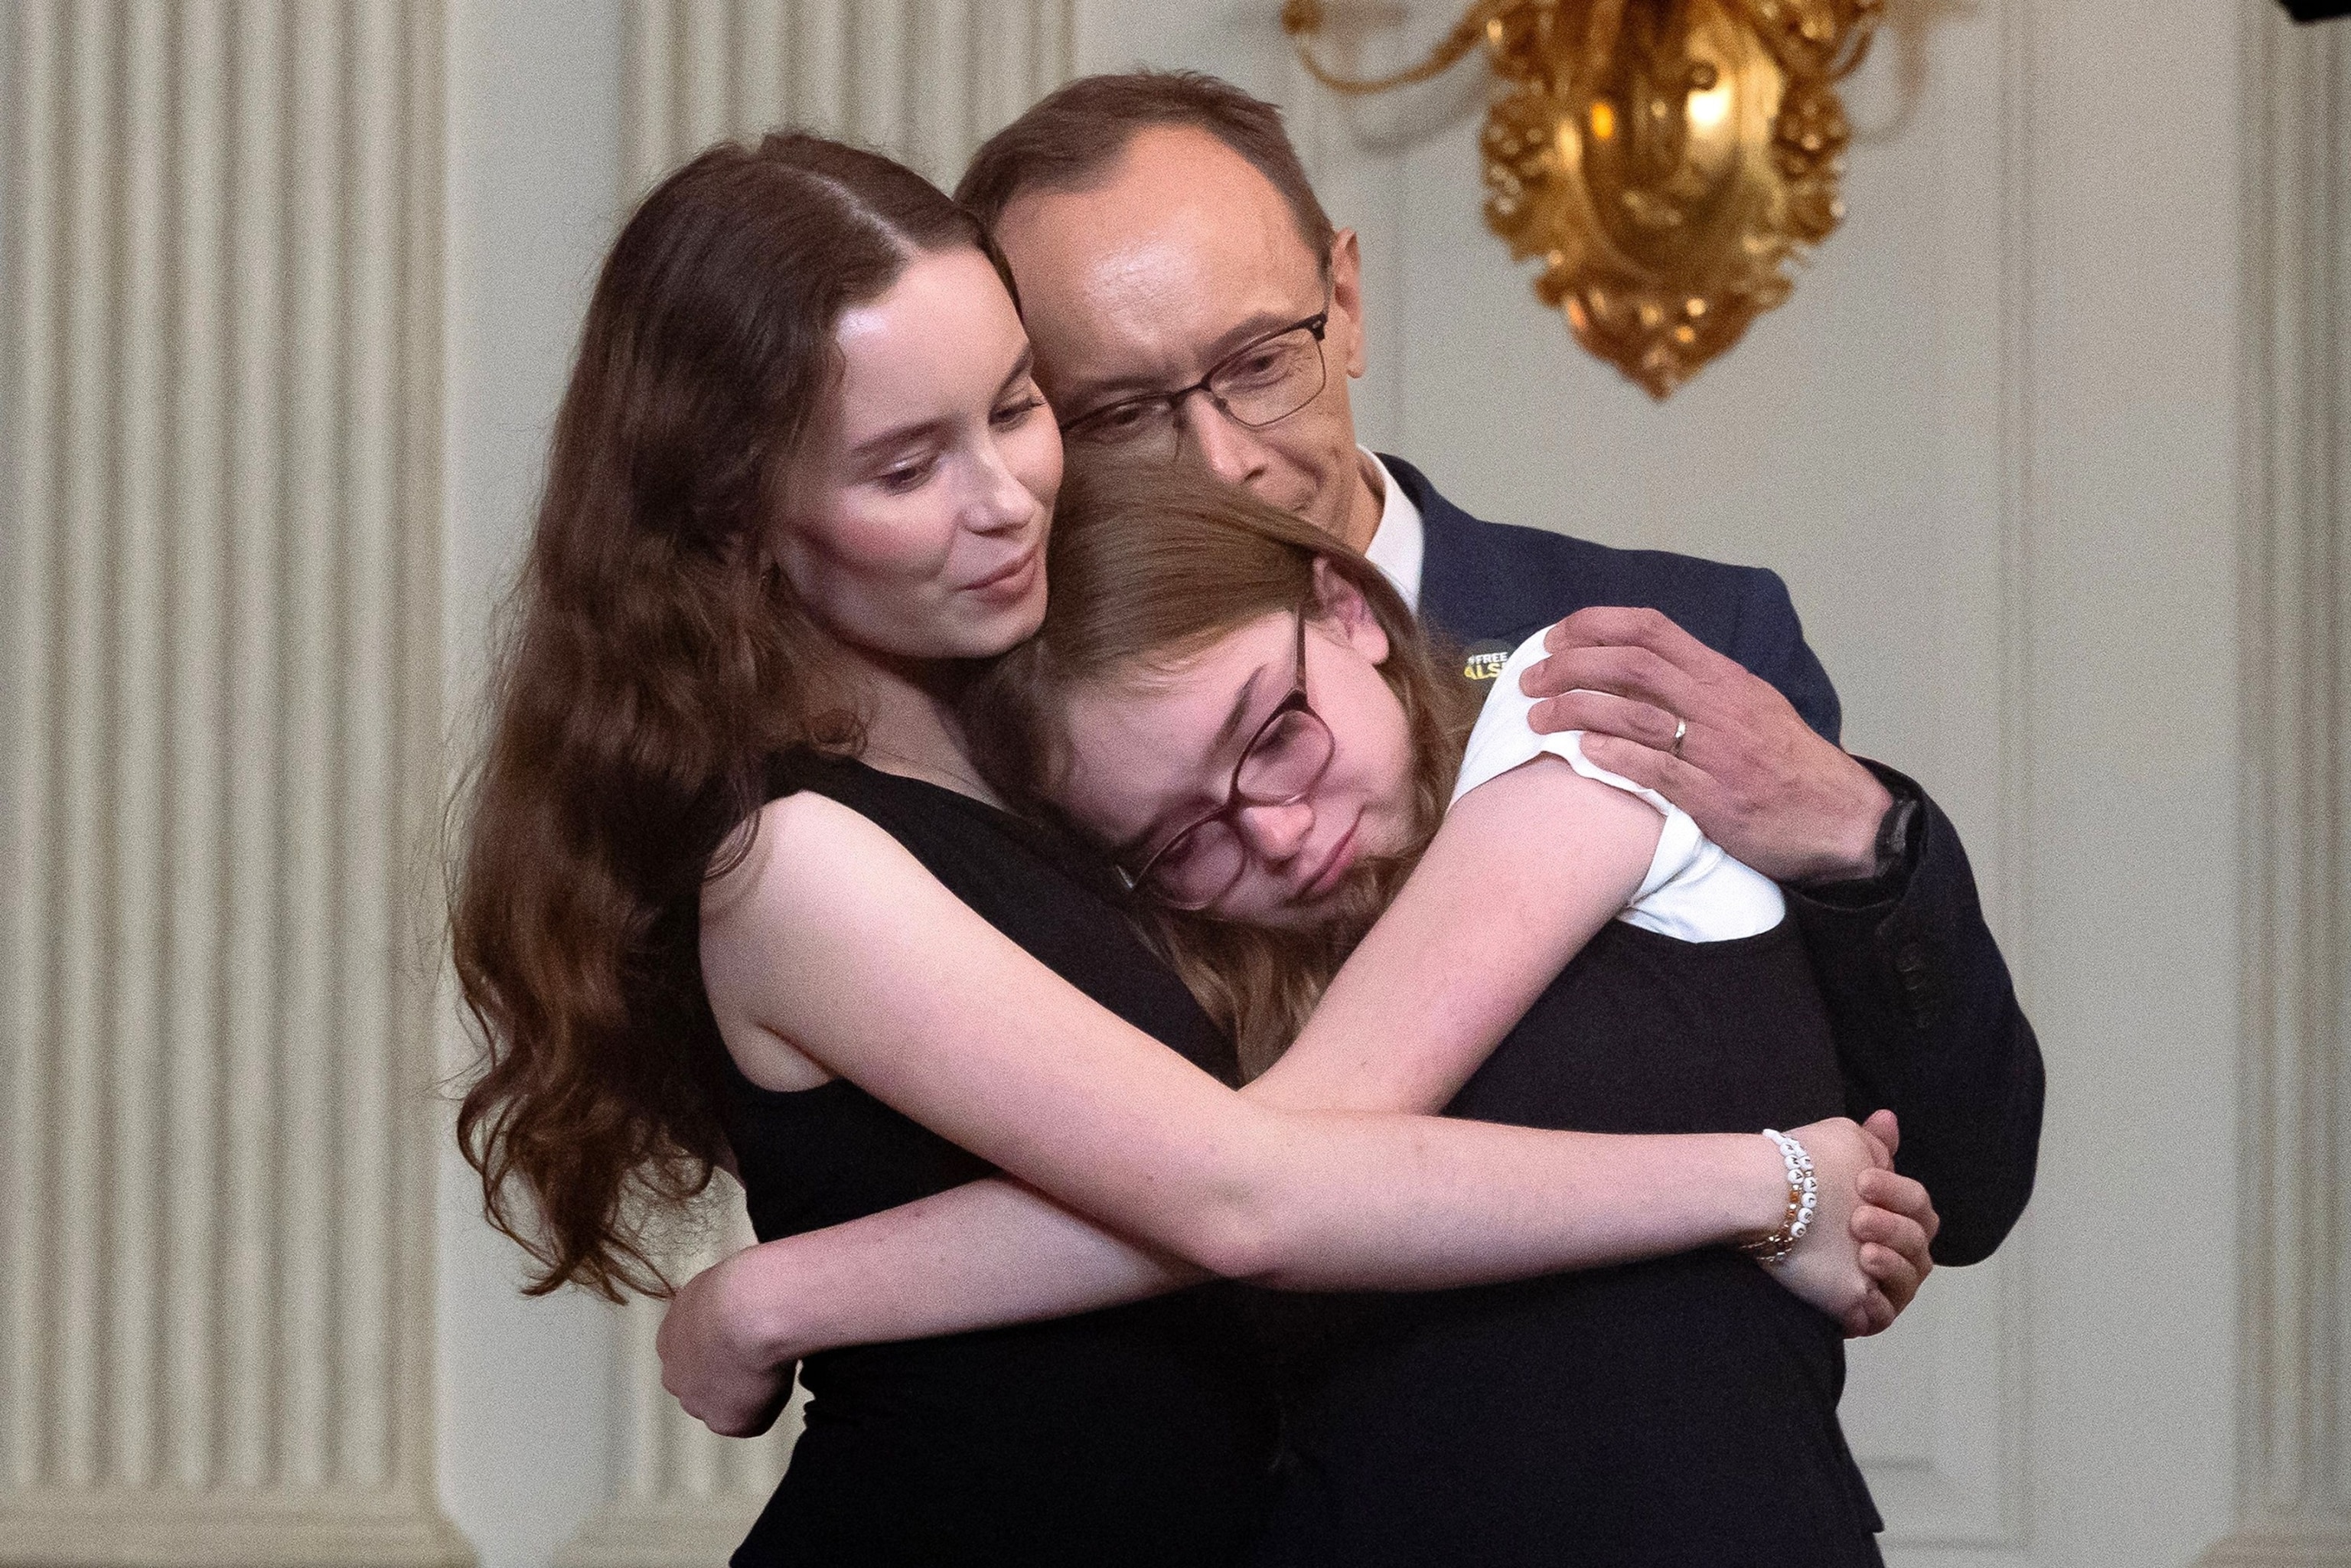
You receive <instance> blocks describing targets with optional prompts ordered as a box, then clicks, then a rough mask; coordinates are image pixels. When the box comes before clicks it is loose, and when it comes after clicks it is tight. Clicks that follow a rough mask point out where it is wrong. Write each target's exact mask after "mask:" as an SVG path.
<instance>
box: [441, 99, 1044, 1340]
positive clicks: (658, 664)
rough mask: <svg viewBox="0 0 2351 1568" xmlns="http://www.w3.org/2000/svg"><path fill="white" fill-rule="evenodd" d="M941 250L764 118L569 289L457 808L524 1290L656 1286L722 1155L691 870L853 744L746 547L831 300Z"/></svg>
mask: <svg viewBox="0 0 2351 1568" xmlns="http://www.w3.org/2000/svg"><path fill="white" fill-rule="evenodd" d="M959 246H975V247H977V248H979V249H981V250H983V251H986V252H987V254H988V255H989V256H991V259H993V258H994V253H993V251H992V250H990V249H989V247H988V246H987V241H986V237H985V235H983V234H982V233H981V231H980V229H979V226H978V225H977V223H975V222H974V221H973V220H972V219H971V218H970V216H969V215H968V214H966V213H964V212H963V210H962V209H960V208H959V207H957V206H956V205H955V204H954V203H952V202H951V201H949V200H948V199H947V198H946V196H945V195H943V194H941V193H939V192H938V191H937V190H936V189H935V187H933V186H932V185H931V184H930V183H928V182H927V181H925V180H924V179H923V178H922V177H921V176H919V175H917V174H915V173H914V172H911V171H909V170H907V169H904V168H903V167H901V166H900V165H898V164H896V163H893V162H891V161H890V160H888V159H886V158H883V157H881V156H879V155H877V154H874V153H871V152H861V151H859V150H857V149H854V148H850V147H844V146H841V145H840V144H838V143H836V142H831V141H823V140H820V139H819V138H816V137H812V136H805V135H799V134H778V135H773V136H769V137H768V138H767V139H766V140H765V141H761V142H760V143H759V144H758V146H756V147H747V146H741V145H737V144H733V143H726V144H722V145H719V146H716V147H714V148H712V149H710V150H709V151H708V152H705V153H703V154H702V155H701V156H700V157H698V158H696V159H695V160H694V161H693V162H690V163H688V164H686V165H685V166H684V168H681V169H679V170H678V171H677V172H675V173H674V174H672V175H670V176H669V178H667V179H666V180H664V181H663V182H662V183H661V184H660V185H659V186H658V187H656V188H655V189H654V190H653V193H651V194H650V195H648V196H646V197H645V199H644V201H643V204H640V205H639V206H638V208H637V210H636V212H635V213H634V214H633V215H632V216H631V217H630V219H629V221H628V223H627V225H625V226H624V227H623V228H622V231H621V235H620V237H619V239H618V240H617V241H616V242H615V243H614V245H613V246H612V251H611V256H608V257H607V258H606V260H605V263H604V267H603V271H602V273H601V276H600V277H598V279H597V282H596V288H595V294H594V296H593V298H592V299H591V300H590V304H589V308H588V319H587V324H586V326H585V327H584V328H583V329H582V331H581V333H580V350H579V357H578V360H577V361H576V362H575V363H574V365H573V368H572V372H571V382H570V386H569V390H568V391H567V392H565V394H564V398H563V404H562V408H561V411H560V412H559V413H558V415H557V417H556V423H555V434H554V442H553V448H552V451H551V452H550V454H549V460H548V469H547V486H546V492H545V495H544V497H543V498H542V500H541V502H540V504H539V509H538V521H537V525H536V528H535V531H534V532H533V535H532V538H531V544H530V552H529V556H528V560H527V562H526V564H525V566H524V569H523V571H522V575H521V578H520V580H519V581H518V582H517V585H516V588H515V590H514V592H513V594H512V596H511V598H510V599H509V601H507V605H506V607H505V610H504V612H503V618H502V629H501V645H500V649H499V653H498V657H497V660H496V670H495V675H494V679H493V683H492V686H491V690H490V694H489V700H490V704H491V708H490V715H489V727H488V739H487V743H486V748H485V750H484V751H483V753H482V755H481V756H480V758H479V760H478V762H477V763H476V765H475V768H474V770H473V772H472V775H471V777H470V779H469V780H468V788H467V790H466V792H465V796H464V797H463V798H462V800H461V802H460V811H459V812H458V813H457V814H455V816H454V817H453V820H456V821H462V829H461V830H460V833H459V837H458V839H457V841H456V842H455V846H454V847H455V856H454V858H455V865H454V867H453V874H452V879H451V890H452V891H451V911H450V918H451V926H452V939H453V944H454V946H455V960H456V972H457V981H458V985H459V988H460V989H461V991H462V993H463V995H464V998H465V1005H466V1007H467V1008H468V1009H470V1011H471V1013H472V1016H473V1019H474V1021H475V1024H476V1026H477V1028H478V1031H479V1035H480V1044H481V1059H480V1061H479V1062H478V1064H477V1070H476V1071H475V1076H474V1078H473V1080H472V1082H471V1084H470V1087H469V1089H468V1091H467V1092H466V1094H465V1101H464V1103H463V1105H462V1107H461V1108H460V1110H459V1112H458V1116H457V1136H458V1139H459V1141H460V1143H461V1144H462V1145H464V1148H465V1156H466V1158H467V1159H468V1160H469V1161H471V1162H472V1164H473V1165H474V1166H475V1169H476V1170H478V1171H479V1172H480V1173H481V1178H482V1196H483V1203H484V1207H485V1210H486V1214H487V1216H488V1218H489V1220H490V1222H491V1223H492V1224H493V1225H495V1226H496V1227H497V1228H499V1229H500V1230H502V1231H504V1232H506V1234H507V1235H508V1236H510V1237H512V1238H514V1239H515V1240H517V1242H519V1243H520V1244H521V1245H522V1246H523V1248H524V1249H526V1250H527V1251H528V1253H529V1254H530V1256H531V1258H532V1260H534V1262H535V1264H536V1265H537V1267H536V1270H535V1271H534V1273H533V1275H532V1277H531V1280H530V1282H529V1286H528V1289H529V1291H531V1292H532V1293H534V1294H536V1293H541V1292H544V1291H552V1290H554V1289H556V1288H557V1287H559V1286H560V1285H563V1284H565V1283H567V1282H577V1283H580V1284H582V1285H585V1286H587V1287H589V1288H590V1289H591V1290H594V1291H598V1292H600V1293H601V1294H603V1295H605V1296H608V1297H613V1298H617V1297H618V1296H619V1294H620V1293H621V1291H623V1290H639V1291H652V1292H660V1291H664V1290H665V1289H666V1288H667V1282H666V1281H665V1280H664V1277H663V1274H662V1271H661V1269H660V1268H659V1266H658V1264H657V1263H656V1261H655V1260H654V1258H653V1253H652V1251H651V1250H650V1243H649V1240H648V1233H647V1229H646V1226H647V1224H648V1223H649V1221H651V1220H652V1219H653V1218H654V1217H655V1216H657V1215H659V1214H661V1213H662V1212H663V1211H664V1210H669V1209H674V1208H675V1207H678V1206H682V1205H684V1204H685V1203H686V1202H688V1201H690V1200H691V1199H692V1198H694V1197H695V1196H696V1195H698V1194H699V1193H701V1192H702V1191H703V1189H704V1188H705V1186H707V1185H708V1184H709V1181H710V1175H711V1170H712V1167H713V1165H714V1164H715V1163H716V1162H717V1161H719V1160H721V1159H723V1158H724V1155H725V1140H724V1136H723V1134H722V1133H721V1131H720V1127H719V1124H718V1119H717V1112H716V1096H715V1092H714V1086H715V1083H716V1072H717V1071H718V1061H719V1058H718V1051H720V1050H721V1049H722V1048H721V1047H719V1045H718V1044H717V1039H716V1030H715V1028H714V1027H713V1026H712V1024H711V1021H710V1015H709V1010H708V1003H707V1001H706V999H705V997H704V994H703V989H702V981H701V970H700V964H699V960H698V956H697V954H696V951H695V924H696V923H695V906H696V900H697V896H698V893H699V889H700V883H701V882H702V879H703V877H704V876H705V874H706V873H707V871H708V869H709V867H710V864H711V861H712V857H713V856H714V855H716V854H717V853H719V852H720V850H721V849H722V847H723V846H724V845H725V844H726V840H727V836H728V834H729V832H730V831H732V830H734V829H736V828H737V825H738V824H740V823H742V822H744V821H746V820H747V818H749V817H750V815H751V813H752V812H753V811H755V810H757V808H758V805H759V803H760V799H761V789H760V786H761V782H762V766H763V762H764V759H766V758H769V757H770V756H772V755H774V754H776V753H778V752H781V751H784V750H788V749H790V748H792V747H818V748H822V749H831V750H849V749H853V748H854V747H856V746H857V745H858V743H859V727H858V723H857V719H856V716H855V713H854V711H853V708H852V704H851V702H850V700H849V698H848V696H847V695H846V694H845V693H844V692H843V690H842V689H841V688H840V687H839V686H838V685H836V684H835V683H834V682H833V681H832V680H831V679H830V678H829V676H828V671H830V670H831V669H833V668H837V664H835V661H834V660H833V659H832V658H831V656H830V650H831V643H830V642H829V640H828V638H827V636H826V634H825V633H824V632H822V631H821V630H820V628H819V626H818V625H817V624H816V622H814V621H813V620H812V619H811V618H810V615H809V613H808V612H807V610H806V609H805V608H804V607H803V606H802V605H801V604H800V603H799V601H798V600H797V599H796V598H795V597H794V596H793V594H792V592H791V591H790V589H789V587H788V586H787V585H786V583H785V582H784V580H783V578H782V575H781V574H780V572H779V571H778V570H776V569H775V568H774V567H773V566H772V565H771V564H770V562H769V556H768V550H767V549H765V548H764V540H765V538H766V537H767V533H768V529H770V528H772V527H773V526H774V524H775V523H776V521H777V519H778V517H780V516H781V514H782V510H783V507H784V501H785V497H784V485H785V481H786V475H787V471H788V469H789V467H790V465H791V462H792V459H793V457H794V455H796V453H797V451H798V448H799V444H800V443H801V441H802V439H803V437H804V436H805V435H806V434H808V433H809V431H810V426H811V423H812V422H813V421H814V420H815V419H816V418H817V416H818V415H819V414H820V412H821V411H822V410H823V409H824V407H825V406H826V404H827V402H828V400H829V399H830V398H831V395H832V394H833V392H834V390H835V388H836V387H837V385H838V382H839V378H840V374H841V366H840V364H839V362H838V355H837V353H836V350H835V349H834V347H833V329H834V326H835V324H836V323H837V321H838V320H839V318H840V317H841V312H842V311H843V310H845V309H847V308H851V307H852V306H854V305H857V304H861V303H863V302H865V301H868V300H871V299H873V298H877V297H878V296H880V295H881V294H883V292H885V291H886V290H887V289H888V288H889V287H890V286H891V285H892V284H893V282H894V281H895V280H896V279H897V277H899V275H900V274H901V273H902V272H903V271H904V268H905V267H906V264H907V263H908V262H909V261H910V260H911V259H913V258H914V256H917V255H920V254H924V253H929V252H935V251H941V250H949V249H954V248H956V247H959ZM998 270H999V272H1001V264H1000V263H999V266H998ZM1007 283H1008V285H1009V279H1007Z"/></svg>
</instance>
